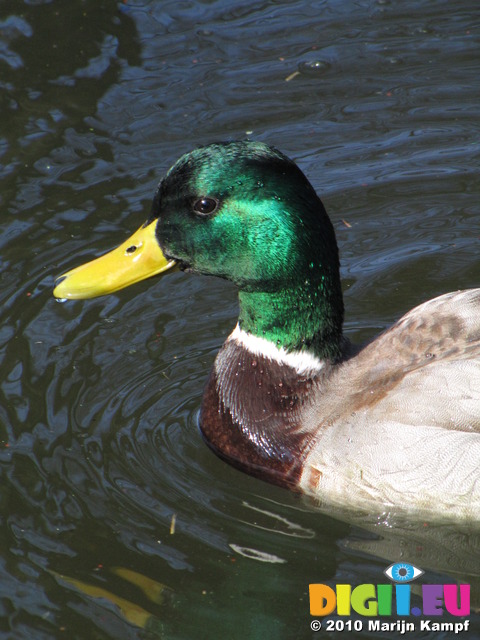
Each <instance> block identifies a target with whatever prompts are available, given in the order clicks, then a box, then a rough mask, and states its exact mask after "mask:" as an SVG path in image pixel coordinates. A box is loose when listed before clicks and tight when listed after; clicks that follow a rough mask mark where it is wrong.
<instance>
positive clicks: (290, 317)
mask: <svg viewBox="0 0 480 640" xmlns="http://www.w3.org/2000/svg"><path fill="white" fill-rule="evenodd" d="M175 265H177V266H178V267H180V268H181V269H183V270H187V271H191V272H195V273H201V274H205V275H215V276H219V277H221V278H225V279H228V280H231V281H232V282H233V283H235V284H236V286H237V287H238V289H239V301H240V315H239V325H240V327H241V328H242V329H243V330H244V331H246V332H248V333H251V334H253V335H255V336H257V337H260V338H265V339H267V340H269V341H271V342H273V343H274V344H275V345H276V346H278V347H282V348H284V349H286V350H287V351H303V350H306V351H309V352H311V353H313V354H314V355H316V356H317V357H322V358H328V359H330V360H332V359H333V360H335V359H336V358H338V357H340V351H341V343H342V339H341V336H342V322H343V301H342V294H341V287H340V277H339V259H338V249H337V244H336V241H335V234H334V231H333V227H332V225H331V222H330V220H329V218H328V216H327V214H326V212H325V209H324V207H323V205H322V203H321V201H320V199H319V198H318V196H317V195H316V193H315V191H314V189H313V188H312V186H311V185H310V183H309V181H308V180H307V178H306V177H305V176H304V174H303V173H302V172H301V170H300V169H299V168H298V167H297V165H296V164H295V163H294V162H293V161H292V160H290V159H289V158H287V157H286V156H285V155H284V154H282V153H281V152H279V151H278V150H276V149H274V148H272V147H269V146H267V145H265V144H263V143H259V142H250V141H244V142H229V143H217V144H211V145H208V146H205V147H201V148H198V149H196V150H194V151H192V152H191V153H187V154H185V155H184V156H182V157H181V158H180V159H179V160H178V161H177V162H176V163H175V164H174V166H173V167H172V168H171V169H170V170H169V171H168V173H167V174H166V175H165V177H164V179H163V180H162V181H161V183H160V185H159V187H158V189H157V191H156V193H155V196H154V199H153V203H152V208H151V212H150V216H149V218H148V219H147V221H146V222H145V224H144V225H143V226H142V227H141V228H140V229H139V230H138V231H137V232H136V233H134V234H133V236H131V237H130V238H129V239H128V240H126V241H125V242H124V243H123V244H122V245H121V246H120V247H118V248H117V249H115V250H113V251H112V252H110V253H107V254H105V255H104V256H101V257H100V258H97V259H96V260H93V261H92V262H89V263H87V264H85V265H82V266H80V267H77V268H76V269H73V270H72V271H69V272H68V273H66V274H64V275H62V276H60V278H58V280H57V284H56V287H55V290H54V295H55V296H56V297H58V298H71V299H78V298H91V297H95V296H100V295H104V294H108V293H112V292H114V291H117V290H119V289H122V288H123V287H126V286H129V285H130V284H133V283H135V282H138V281H140V280H143V279H145V278H148V277H150V276H153V275H157V274H159V273H162V272H164V271H167V270H168V269H170V268H172V267H173V266H175Z"/></svg>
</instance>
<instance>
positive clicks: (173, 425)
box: [0, 0, 480, 640]
mask: <svg viewBox="0 0 480 640" xmlns="http://www.w3.org/2000/svg"><path fill="white" fill-rule="evenodd" d="M479 29H480V11H479V8H478V2H476V1H473V0H470V1H467V0H460V1H459V2H456V3H452V2H449V1H447V0H435V1H434V0H431V1H428V0H426V1H424V2H413V1H409V0H407V1H405V2H393V1H392V2H390V1H389V0H379V1H377V2H375V1H373V0H368V1H367V0H359V1H356V2H354V1H353V0H329V1H327V0H325V1H323V2H302V1H300V0H296V1H283V2H267V1H259V0H248V1H247V2H239V1H238V0H233V1H231V0H216V1H207V0H205V1H204V2H194V1H190V2H189V1H184V2H179V1H178V0H176V1H175V2H173V1H165V2H141V1H140V0H134V1H132V2H130V1H129V0H127V1H125V2H119V3H116V2H107V1H105V0H103V1H98V0H83V1H80V0H79V1H78V2H71V0H52V1H48V0H44V1H42V0H36V1H35V0H30V1H24V2H22V1H21V0H3V1H2V3H1V4H0V114H1V118H0V163H1V169H0V207H1V209H0V211H1V217H0V224H1V227H0V246H1V252H0V261H1V271H0V279H1V287H0V295H1V303H2V306H1V313H2V321H1V325H0V327H1V328H0V473H1V476H0V477H1V484H0V540H1V554H0V637H2V638H14V639H21V640H24V639H27V638H28V639H30V638H31V639H35V640H43V639H50V638H68V639H72V638H78V639H82V640H91V639H92V640H95V639H102V640H104V639H107V638H108V639H112V640H113V639H115V640H118V639H122V640H123V639H130V638H166V639H167V640H170V639H172V640H173V639H175V640H176V639H181V640H183V639H190V638H198V639H212V638H213V639H217V638H219V639H220V638H221V639H223V638H228V639H230V640H240V639H241V640H245V639H253V640H255V639H257V638H258V639H260V638H261V639H265V638H267V639H270V638H271V639H280V638H281V639H286V640H292V639H293V640H296V639H303V638H308V639H310V638H318V637H330V636H331V635H335V636H337V635H338V636H339V637H363V638H367V637H369V638H395V637H400V635H399V634H395V633H368V632H367V630H366V626H365V629H364V631H363V632H359V633H346V632H344V633H342V634H340V633H338V634H335V633H334V634H329V633H327V632H323V631H322V632H321V633H320V634H318V633H317V634H315V633H312V632H311V631H310V621H311V617H310V614H309V605H308V584H309V583H311V582H329V583H331V584H335V583H350V584H353V585H355V584H360V583H366V582H372V583H374V584H376V583H379V582H384V581H385V578H384V576H383V570H384V569H385V568H386V567H387V566H388V565H389V564H391V563H392V562H393V561H396V560H398V559H400V558H402V559H404V560H406V561H408V562H413V563H414V564H416V565H417V566H419V567H421V568H422V569H424V570H425V571H426V573H427V575H428V579H429V581H431V582H438V583H446V582H452V580H456V579H457V578H461V579H463V580H464V581H466V582H469V583H471V584H472V598H473V597H474V598H475V599H476V600H475V601H476V607H477V609H478V607H479V604H478V601H479V597H478V592H479V587H478V576H479V575H480V554H479V547H480V538H479V535H478V530H475V528H471V529H470V530H467V531H465V530H464V529H460V527H455V526H448V527H434V526H431V525H428V523H416V522H411V523H403V524H400V523H393V524H392V523H387V524H386V525H383V526H382V525H379V526H377V527H376V530H375V531H374V532H372V531H371V530H370V531H366V530H364V529H363V528H361V527H359V526H358V525H355V524H351V523H350V524H349V523H345V522H343V521H342V519H341V518H340V515H339V514H335V513H332V514H329V515H323V514H320V513H318V512H317V511H315V509H314V508H313V507H312V506H310V505H308V504H306V503H305V502H303V501H302V500H301V499H300V498H299V497H298V496H294V495H291V494H289V493H287V492H285V491H283V490H280V489H277V488H275V487H270V486H269V485H267V484H264V483H261V482H260V481H257V480H254V479H252V478H249V477H248V476H246V475H242V474H241V473H239V472H237V471H235V470H234V469H232V468H230V467H229V466H227V465H226V464H224V463H222V462H221V461H219V460H217V459H216V458H215V457H214V456H213V455H212V454H211V452H210V451H209V450H208V449H207V448H206V446H205V445H204V443H203V442H202V440H201V437H200V435H199V433H198V431H197V428H196V416H197V411H198V408H199V403H200V399H201V395H202V390H203V385H204V382H205V380H206V376H207V373H208V370H209V367H210V366H211V364H212V362H213V358H214V356H215V353H216V350H217V349H218V347H219V346H220V345H221V344H222V342H223V340H224V339H225V337H226V336H227V335H228V333H229V332H230V331H231V329H232V328H233V327H234V325H235V320H236V294H235V291H234V289H233V288H232V287H231V286H230V285H229V284H228V283H225V282H222V281H217V280H213V279H207V278H200V277H193V276H189V275H187V274H181V273H175V274H173V275H170V276H166V277H165V278H163V279H161V280H152V281H149V282H145V283H141V284H139V285H137V286H136V287H134V288H131V289H127V290H125V291H122V292H120V293H118V294H116V295H112V296H110V297H108V298H105V299H97V300H92V301H85V302H70V303H66V304H59V303H57V302H55V300H54V299H53V297H52V295H51V291H52V285H53V280H54V277H55V276H56V275H58V274H60V273H62V272H63V271H64V270H66V269H67V268H70V267H73V266H75V265H77V264H78V263H80V262H82V261H84V260H85V259H87V258H90V257H92V256H94V255H97V254H99V253H101V252H103V251H104V250H106V249H108V248H110V247H113V246H114V245H116V244H119V243H120V242H121V241H123V239H124V238H125V237H126V235H127V233H128V232H130V231H133V230H134V229H136V228H137V227H138V226H139V225H140V224H141V223H142V222H143V220H144V219H145V217H146V216H147V214H148V210H149V201H150V199H151V197H152V194H153V191H154V188H155V186H156V183H157V181H158V180H159V179H160V177H161V175H162V173H163V172H164V171H166V169H168V167H169V166H170V164H172V163H173V161H174V160H176V158H177V157H178V156H179V155H180V154H181V153H183V152H184V151H188V150H190V149H191V148H193V147H195V146H196V145H198V144H201V143H205V142H209V141H212V140H216V139H230V138H245V137H251V138H254V139H259V140H263V141H266V142H269V143H271V144H275V145H276V146H278V147H279V148H280V149H282V150H283V151H284V152H286V153H287V154H289V155H290V156H292V157H293V158H295V159H296V160H297V162H298V163H299V164H300V166H301V167H302V169H303V170H304V171H305V172H306V174H307V175H308V176H309V178H310V179H311V181H312V182H313V184H314V185H315V187H316V188H317V190H318V192H319V193H320V194H321V196H322V198H323V200H324V202H325V205H326V207H327V210H328V211H329V212H330V215H331V217H332V220H333V222H334V225H335V228H336V231H337V236H338V241H339V245H340V250H341V256H342V273H343V277H344V285H345V296H346V307H347V321H346V330H347V332H348V335H349V336H350V337H351V338H352V339H353V340H355V341H360V340H364V339H366V338H368V337H370V336H372V335H374V334H375V333H377V332H378V331H380V330H382V329H383V328H384V327H386V326H388V325H389V324H390V323H391V322H393V321H394V320H395V319H396V318H398V317H399V316H400V315H401V314H402V313H404V312H405V311H407V310H408V309H410V308H411V307H413V306H414V305H415V304H417V303H419V302H421V301H423V300H425V299H428V298H432V297H434V296H436V295H438V294H440V293H443V292H446V291H449V290H455V289H460V288H467V287H473V286H478V285H479V282H480V264H479V260H478V255H479V244H480V224H479V206H478V203H479V191H480V188H479V180H478V167H479V162H478V161H479V151H480V145H479V121H480V105H479V102H478V86H479V85H478V78H479V73H480V55H479V54H480V47H479ZM316 63H321V64H316ZM297 70H300V73H299V74H296V75H295V76H294V77H292V74H293V73H294V72H295V71H297ZM173 517H175V526H174V527H173V526H172V518H173ZM118 567H121V568H123V569H129V570H131V571H134V572H136V576H137V578H136V581H137V583H138V582H140V584H134V583H133V582H132V580H131V579H130V580H128V579H126V578H125V573H122V570H120V571H119V570H118ZM60 576H63V577H60ZM130 578H131V574H130ZM147 579H149V580H152V581H155V582H156V583H160V584H162V585H166V589H165V590H164V591H163V593H162V597H161V598H158V599H157V600H158V601H157V602H153V601H152V597H153V595H152V594H153V590H152V586H151V583H149V582H147ZM134 582H135V580H134ZM93 587H96V588H97V589H102V590H103V591H101V592H100V591H98V590H97V591H94V590H93ZM141 587H143V588H144V590H142V588H141ZM120 598H121V599H122V600H120ZM135 606H136V607H138V608H141V610H142V611H143V613H142V611H140V610H139V609H137V610H136V613H137V615H136V617H134V613H135V609H134V607H135ZM149 614H151V615H149ZM470 621H471V628H472V630H470V631H468V632H464V633H463V634H461V635H460V637H462V638H468V639H469V640H470V639H471V638H478V637H480V631H479V629H480V621H479V617H478V615H477V614H475V613H472V615H471V616H470ZM402 637H403V636H402ZM406 637H411V638H441V639H444V638H449V637H451V635H449V634H448V633H433V632H422V633H421V632H416V633H415V634H410V636H408V635H407V636H406Z"/></svg>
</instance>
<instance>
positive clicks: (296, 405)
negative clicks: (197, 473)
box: [54, 142, 480, 520]
mask: <svg viewBox="0 0 480 640" xmlns="http://www.w3.org/2000/svg"><path fill="white" fill-rule="evenodd" d="M173 265H179V266H180V268H181V269H185V270H188V271H192V272H198V273H203V274H210V275H216V276H220V277H222V278H227V279H229V280H231V281H232V282H234V283H235V284H236V285H237V287H238V289H239V302H240V315H239V319H238V324H237V326H236V328H235V329H234V331H233V333H232V334H231V335H230V336H229V337H228V338H227V340H226V342H225V344H224V345H223V347H222V348H221V349H220V352H219V353H218V355H217V358H216V360H215V363H214V366H213V369H212V372H211V374H210V378H209V380H208V383H207V386H206V390H205V395H204V398H203V403H202V409H201V416H200V425H201V429H202V432H203V435H204V437H205V439H206V441H207V442H208V444H209V445H210V447H211V448H212V449H213V450H214V451H215V452H216V453H217V454H218V455H219V456H221V457H222V458H224V459H225V460H227V461H228V462H230V463H231V464H233V465H234V466H236V467H238V468H240V469H242V470H244V471H246V472H248V473H250V474H252V475H254V476H258V477H260V478H263V479H265V480H268V481H270V482H273V483H275V484H277V485H281V486H284V487H289V488H295V489H297V490H300V491H303V492H305V493H307V494H310V495H313V496H315V497H316V498H317V499H319V500H320V501H321V502H323V503H324V504H325V503H326V504H333V505H335V504H336V505H344V506H354V507H357V508H362V509H363V508H365V509H368V510H372V509H373V510H375V511H376V512H379V511H381V510H382V508H384V506H387V508H390V509H391V508H394V509H401V510H406V511H416V512H421V513H423V514H432V515H433V514H436V515H441V516H442V517H443V516H453V517H457V518H465V519H470V520H473V519H476V518H478V509H479V507H480V471H479V461H480V434H479V431H480V319H479V318H480V289H474V290H469V291H460V292H458V293H449V294H447V295H443V296H440V297H438V298H435V299H434V300H431V301H429V302H426V303H424V304H422V305H420V306H418V307H416V308H415V309H413V310H412V311H410V312H409V313H407V314H406V315H405V316H403V318H401V319H400V320H399V321H398V322H397V323H396V324H395V325H393V327H391V328H390V329H388V330H387V331H385V332H384V333H382V334H381V335H380V336H379V337H378V338H376V339H375V340H373V341H372V342H370V343H369V344H367V345H366V346H364V347H363V348H360V349H358V348H354V347H352V345H351V344H350V343H349V342H348V341H347V340H346V339H345V338H344V336H343V335H342V322H343V301H342V292H341V287H340V275H339V259H338V249H337V243H336V240H335V234H334V230H333V227H332V224H331V222H330V220H329V218H328V216H327V214H326V212H325V209H324V207H323V205H322V203H321V201H320V199H319V198H318V196H317V195H316V193H315V191H314V189H313V188H312V186H311V185H310V183H309V182H308V180H307V179H306V177H305V176H304V175H303V173H302V172H301V171H300V169H299V168H298V167H297V165H296V164H295V163H294V162H293V161H292V160H290V159H289V158H287V157H286V156H285V155H283V154H282V153H280V152H279V151H277V150H276V149H274V148H271V147H268V146H267V145H265V144H262V143H259V142H230V143H224V144H212V145H209V146H206V147H202V148H199V149H196V150H195V151H192V152H191V153H188V154H186V155H184V156H182V157H181V158H180V160H178V162H177V163H176V164H175V165H174V166H173V167H172V168H171V169H170V170H169V171H168V173H167V174H166V176H165V178H164V179H163V180H162V182H161V183H160V185H159V187H158V189H157V192H156V194H155V197H154V199H153V204H152V209H151V213H150V217H149V218H148V220H147V222H146V223H145V224H144V225H143V226H142V227H141V228H140V229H139V230H138V231H137V232H136V233H135V234H134V235H133V236H132V237H131V238H130V239H128V240H127V241H126V242H124V243H123V244H122V245H121V246H120V247H118V248H117V249H115V250H114V251H112V252H110V253H108V254H106V255H104V256H102V257H100V258H98V259H96V260H93V261H92V262H90V263H88V264H86V265H83V266H81V267H78V268H76V269H73V270H72V271H70V272H68V273H67V274H65V275H63V276H61V277H60V278H59V279H58V281H57V286H56V288H55V291H54V295H55V296H57V297H58V298H90V297H94V296H99V295H102V294H106V293H110V292H112V291H117V290H118V289H121V288H122V287H126V286H128V285H130V284H132V283H134V282H137V281H139V280H142V279H144V278H147V277H149V276H152V275H154V274H157V273H160V272H162V271H166V270H167V269H169V268H170V267H172V266H173Z"/></svg>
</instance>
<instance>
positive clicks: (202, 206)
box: [193, 198, 218, 216]
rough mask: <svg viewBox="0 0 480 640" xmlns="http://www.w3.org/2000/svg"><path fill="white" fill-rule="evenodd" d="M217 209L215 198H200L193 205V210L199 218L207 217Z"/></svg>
mask: <svg viewBox="0 0 480 640" xmlns="http://www.w3.org/2000/svg"><path fill="white" fill-rule="evenodd" d="M217 207H218V200H215V198H200V199H199V200H196V201H195V203H194V205H193V210H194V212H195V213H198V214H199V215H201V216H208V215H210V214H211V213H214V212H215V211H216V210H217Z"/></svg>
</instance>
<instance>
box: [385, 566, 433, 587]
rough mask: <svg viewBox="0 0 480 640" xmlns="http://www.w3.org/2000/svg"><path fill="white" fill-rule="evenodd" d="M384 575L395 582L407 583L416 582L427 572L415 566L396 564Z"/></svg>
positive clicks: (387, 569)
mask: <svg viewBox="0 0 480 640" xmlns="http://www.w3.org/2000/svg"><path fill="white" fill-rule="evenodd" d="M383 573H384V574H385V575H386V576H387V578H389V579H390V580H392V581H393V582H400V583H406V582H412V580H416V579H417V578H418V577H420V576H421V575H423V574H424V573H425V572H424V571H422V570H421V569H419V568H418V567H415V566H414V565H413V564H408V563H406V562H395V563H394V564H391V565H390V566H389V567H387V568H386V569H385V571H384V572H383Z"/></svg>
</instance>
